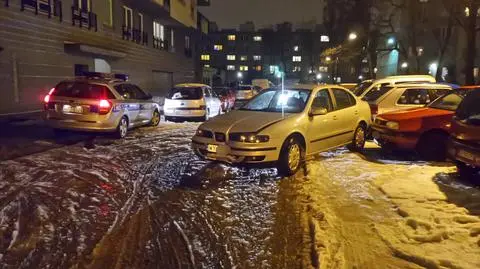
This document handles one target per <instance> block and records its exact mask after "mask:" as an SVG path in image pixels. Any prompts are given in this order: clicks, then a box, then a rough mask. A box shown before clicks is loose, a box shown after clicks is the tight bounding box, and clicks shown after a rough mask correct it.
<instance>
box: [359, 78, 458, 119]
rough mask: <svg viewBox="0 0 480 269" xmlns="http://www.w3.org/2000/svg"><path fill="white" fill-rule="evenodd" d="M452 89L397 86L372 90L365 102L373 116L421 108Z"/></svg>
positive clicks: (447, 87)
mask: <svg viewBox="0 0 480 269" xmlns="http://www.w3.org/2000/svg"><path fill="white" fill-rule="evenodd" d="M451 90H452V88H451V87H450V86H448V85H444V84H435V83H432V84H397V85H394V86H379V87H375V88H373V89H372V90H370V91H369V92H368V93H367V94H365V96H363V100H364V101H367V102H368V103H369V104H370V108H371V110H372V115H373V116H375V115H377V114H383V113H387V112H393V111H397V110H403V109H409V108H419V107H424V106H425V105H428V104H430V103H431V102H433V101H434V100H436V99H437V98H439V97H441V96H443V95H445V94H447V93H448V92H449V91H451Z"/></svg>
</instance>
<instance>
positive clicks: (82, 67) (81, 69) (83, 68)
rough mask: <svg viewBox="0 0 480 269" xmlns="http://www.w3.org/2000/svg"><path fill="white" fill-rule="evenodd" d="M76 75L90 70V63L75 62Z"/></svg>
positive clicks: (81, 74)
mask: <svg viewBox="0 0 480 269" xmlns="http://www.w3.org/2000/svg"><path fill="white" fill-rule="evenodd" d="M74 67H75V76H77V77H78V76H83V74H85V73H86V72H88V65H87V64H75V66H74Z"/></svg>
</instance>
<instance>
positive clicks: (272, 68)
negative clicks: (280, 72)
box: [270, 65, 275, 74]
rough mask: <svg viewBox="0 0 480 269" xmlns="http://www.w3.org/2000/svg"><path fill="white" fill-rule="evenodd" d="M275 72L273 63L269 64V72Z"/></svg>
mask: <svg viewBox="0 0 480 269" xmlns="http://www.w3.org/2000/svg"><path fill="white" fill-rule="evenodd" d="M273 73H275V65H270V74H273Z"/></svg>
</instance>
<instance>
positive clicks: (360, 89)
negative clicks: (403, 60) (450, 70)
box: [352, 75, 436, 97]
mask: <svg viewBox="0 0 480 269" xmlns="http://www.w3.org/2000/svg"><path fill="white" fill-rule="evenodd" d="M435 82H436V80H435V78H434V77H432V76H429V75H406V76H391V77H386V78H382V79H378V80H371V79H370V80H365V81H362V82H361V83H360V84H358V85H357V86H356V87H355V88H353V89H352V92H353V93H354V94H355V95H356V96H358V97H364V96H365V95H366V94H367V93H368V92H369V91H371V90H372V89H373V88H379V87H382V86H394V85H397V84H404V83H410V84H411V83H435Z"/></svg>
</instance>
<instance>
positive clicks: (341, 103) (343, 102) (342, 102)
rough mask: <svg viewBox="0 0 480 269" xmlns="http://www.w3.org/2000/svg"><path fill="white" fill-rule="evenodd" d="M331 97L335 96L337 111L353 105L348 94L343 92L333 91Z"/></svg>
mask: <svg viewBox="0 0 480 269" xmlns="http://www.w3.org/2000/svg"><path fill="white" fill-rule="evenodd" d="M333 96H335V101H336V102H337V110H340V109H344V108H347V107H351V106H354V105H355V103H353V102H352V97H351V96H350V94H349V93H348V92H346V91H344V90H340V89H333Z"/></svg>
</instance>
